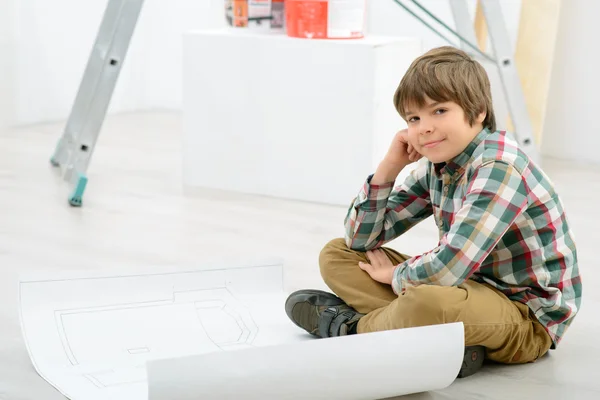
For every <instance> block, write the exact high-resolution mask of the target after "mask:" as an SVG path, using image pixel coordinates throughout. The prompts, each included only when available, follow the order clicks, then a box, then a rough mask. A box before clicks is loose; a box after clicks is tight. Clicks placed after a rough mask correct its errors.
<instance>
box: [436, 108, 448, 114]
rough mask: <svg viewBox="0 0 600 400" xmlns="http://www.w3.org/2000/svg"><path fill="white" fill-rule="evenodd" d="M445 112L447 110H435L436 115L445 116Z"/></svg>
mask: <svg viewBox="0 0 600 400" xmlns="http://www.w3.org/2000/svg"><path fill="white" fill-rule="evenodd" d="M445 112H446V110H445V109H443V108H438V109H437V110H435V113H436V114H443V113H445Z"/></svg>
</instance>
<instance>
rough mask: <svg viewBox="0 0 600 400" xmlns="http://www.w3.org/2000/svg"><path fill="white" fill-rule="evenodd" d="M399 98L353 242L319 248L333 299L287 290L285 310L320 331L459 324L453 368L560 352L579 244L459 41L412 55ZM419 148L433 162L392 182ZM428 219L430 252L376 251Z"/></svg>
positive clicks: (576, 285)
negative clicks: (460, 352) (397, 125)
mask: <svg viewBox="0 0 600 400" xmlns="http://www.w3.org/2000/svg"><path fill="white" fill-rule="evenodd" d="M394 105H395V106H396V109H397V110H398V112H399V114H400V115H401V116H402V118H403V119H404V120H405V121H406V122H407V125H408V129H406V130H403V131H400V132H398V133H397V134H396V136H395V138H394V140H393V142H392V144H391V146H390V148H389V150H388V152H387V154H386V156H385V157H384V159H383V160H382V161H381V163H380V164H379V166H378V168H377V169H376V171H375V173H374V174H373V175H370V176H369V177H368V178H367V180H366V182H365V183H364V184H363V187H362V189H361V190H360V192H359V193H358V196H357V197H356V198H355V199H354V201H353V204H352V205H351V207H350V209H349V211H348V214H347V216H346V219H345V228H346V236H345V238H344V239H336V240H333V241H331V242H329V243H328V244H327V245H326V246H325V248H324V249H323V250H322V252H321V254H320V258H319V262H320V267H321V274H322V276H323V279H324V281H325V283H326V284H327V285H328V286H329V288H331V290H332V291H333V292H334V293H335V294H336V295H337V296H336V295H334V294H330V293H326V292H323V291H318V290H300V291H297V292H295V293H292V294H291V295H290V296H289V298H288V300H287V301H286V305H285V308H286V312H287V314H288V316H289V317H290V318H291V320H292V321H293V322H294V323H295V324H296V325H298V326H299V327H301V328H303V329H305V330H306V331H308V332H309V333H311V334H313V335H315V336H317V337H333V336H340V335H347V334H354V333H366V332H375V331H382V330H391V329H400V328H408V327H418V326H425V325H434V324H442V323H450V322H458V321H461V322H463V324H464V329H465V346H466V351H465V361H464V363H463V369H462V370H461V373H460V374H459V377H464V376H468V375H470V374H472V373H474V372H475V371H476V370H477V369H478V368H479V367H480V366H481V362H482V361H483V358H484V357H485V358H488V359H490V360H493V361H496V362H500V363H507V364H511V363H528V362H534V361H536V360H537V359H538V358H540V357H541V356H542V355H544V354H545V353H546V352H547V351H548V350H549V349H554V348H556V346H557V345H558V343H559V342H560V340H561V339H562V338H563V336H564V334H565V331H566V330H567V328H568V327H569V325H570V324H571V323H572V321H573V318H574V317H575V315H576V314H577V311H578V309H579V307H580V304H581V292H582V287H581V278H580V275H579V268H578V265H577V252H576V248H575V243H574V240H573V235H572V232H571V230H570V228H569V225H568V221H567V219H566V217H565V214H564V210H563V205H562V202H561V200H560V199H559V197H558V195H557V193H556V192H555V191H554V188H553V186H552V183H551V182H550V181H549V179H548V178H547V177H546V176H545V175H544V173H543V172H542V171H541V169H540V168H539V167H538V166H536V165H535V164H534V163H533V162H532V161H531V160H530V159H529V158H528V157H527V155H526V154H524V153H523V152H522V151H521V150H520V149H519V147H518V143H517V142H516V141H515V140H514V139H513V138H512V137H511V136H509V135H507V134H506V132H504V131H497V130H496V121H495V117H494V111H493V108H492V99H491V93H490V83H489V80H488V77H487V74H486V72H485V70H484V69H483V67H482V66H481V65H480V64H479V63H477V62H476V61H474V60H472V59H471V58H470V57H469V56H468V55H467V54H466V53H465V52H463V51H461V50H458V49H456V48H453V47H441V48H437V49H433V50H431V51H429V52H427V53H425V54H424V55H422V56H421V57H419V58H417V59H416V60H415V61H414V62H413V63H412V65H411V66H410V67H409V69H408V70H407V72H406V74H405V76H404V77H403V78H402V80H401V82H400V85H399V87H398V89H397V91H396V94H395V96H394ZM421 157H424V158H426V161H427V162H426V163H423V162H422V163H420V164H418V166H417V168H416V169H415V170H414V171H413V172H412V173H411V175H410V176H409V177H408V178H407V179H406V180H405V181H404V183H403V184H401V185H400V186H399V187H398V188H396V189H395V190H393V185H394V182H395V179H396V178H397V176H398V174H399V173H400V172H401V171H402V170H403V169H404V168H406V167H407V166H408V165H409V164H411V163H412V162H414V161H417V160H418V159H420V158H421ZM423 161H425V160H423ZM431 215H433V217H434V219H435V221H436V223H437V226H438V227H439V242H438V245H437V246H436V247H435V248H434V249H432V250H431V251H428V252H426V253H424V254H421V255H417V256H414V257H411V256H407V255H404V254H400V253H398V252H396V251H394V250H392V249H389V248H385V247H382V246H383V245H384V244H385V243H387V242H389V241H391V240H393V239H394V238H396V237H398V236H400V235H402V234H404V233H405V232H406V231H407V230H409V229H410V228H411V227H413V226H414V225H415V224H417V223H419V222H421V221H423V220H424V219H426V218H428V217H429V216H431ZM338 296H339V297H338ZM467 354H468V356H467ZM477 358H479V359H478V360H477Z"/></svg>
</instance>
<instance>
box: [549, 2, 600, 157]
mask: <svg viewBox="0 0 600 400" xmlns="http://www.w3.org/2000/svg"><path fill="white" fill-rule="evenodd" d="M598 15H600V2H599V1H583V0H578V1H570V2H567V3H566V4H563V5H562V7H561V11H560V18H559V27H558V33H557V42H556V50H555V56H554V65H553V69H552V78H551V81H550V91H549V94H548V104H547V107H548V109H547V112H546V119H545V121H544V136H543V139H542V153H543V154H545V155H549V156H553V157H558V158H563V159H569V160H574V161H579V162H592V163H596V164H600V133H599V132H598V124H597V119H598V105H599V100H598V99H599V93H600V76H599V75H598V72H597V70H598V62H600V48H599V47H598V45H597V43H596V38H598V37H599V36H600V24H598V18H597V17H598Z"/></svg>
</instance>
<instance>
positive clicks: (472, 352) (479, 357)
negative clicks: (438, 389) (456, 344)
mask: <svg viewBox="0 0 600 400" xmlns="http://www.w3.org/2000/svg"><path fill="white" fill-rule="evenodd" d="M484 360H485V347H483V346H467V347H465V353H464V356H463V363H462V367H461V368H460V372H459V373H458V378H466V377H467V376H471V375H473V374H474V373H476V372H477V371H479V370H480V369H481V367H482V366H483V361H484Z"/></svg>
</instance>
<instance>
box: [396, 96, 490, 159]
mask: <svg viewBox="0 0 600 400" xmlns="http://www.w3.org/2000/svg"><path fill="white" fill-rule="evenodd" d="M408 111H409V112H407V113H406V122H407V123H408V137H409V140H410V142H411V144H412V145H413V147H414V148H415V149H416V150H417V151H418V152H419V153H420V154H422V155H423V157H425V158H427V159H428V160H429V161H431V162H432V163H441V162H448V161H450V160H452V159H453V158H454V157H456V156H457V155H459V154H460V153H461V152H462V151H463V150H464V149H466V148H467V146H468V144H469V143H470V142H471V141H472V140H473V139H474V138H475V136H477V134H478V133H479V132H481V130H482V129H483V124H482V123H483V120H484V119H485V113H481V114H479V116H478V117H477V120H476V121H474V123H473V126H471V125H469V121H468V120H467V119H466V116H465V113H464V111H463V109H462V108H461V107H460V106H459V105H458V104H456V103H454V102H452V101H447V102H443V103H438V102H435V101H433V100H431V99H430V98H428V97H426V98H425V105H424V106H423V107H421V108H419V107H416V106H415V105H411V106H409V107H408Z"/></svg>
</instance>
